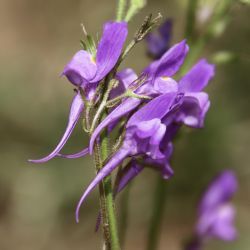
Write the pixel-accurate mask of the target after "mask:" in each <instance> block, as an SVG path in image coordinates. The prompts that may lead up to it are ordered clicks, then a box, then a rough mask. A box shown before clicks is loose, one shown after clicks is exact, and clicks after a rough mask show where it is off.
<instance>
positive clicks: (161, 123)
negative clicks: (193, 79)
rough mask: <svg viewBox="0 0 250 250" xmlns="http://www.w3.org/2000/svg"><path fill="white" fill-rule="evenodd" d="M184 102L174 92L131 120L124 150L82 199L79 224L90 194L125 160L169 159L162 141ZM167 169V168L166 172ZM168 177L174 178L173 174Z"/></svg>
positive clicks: (143, 108) (116, 156) (79, 204)
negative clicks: (135, 158)
mask: <svg viewBox="0 0 250 250" xmlns="http://www.w3.org/2000/svg"><path fill="white" fill-rule="evenodd" d="M181 100H182V95H177V94H176V93H174V92H172V93H167V94H164V95H160V96H159V97H157V98H155V99H153V100H152V101H150V102H149V103H147V104H146V105H145V106H143V107H142V108H141V109H139V110H138V111H137V112H136V113H135V114H134V115H132V116H131V118H130V119H129V120H128V122H127V125H126V135H125V138H124V141H123V144H122V146H121V147H120V149H119V150H118V151H117V152H116V153H115V154H114V155H113V157H112V158H111V159H110V160H109V161H108V162H107V164H106V165H105V166H104V167H103V168H102V169H101V170H100V171H99V172H98V173H97V175H96V176H95V178H94V180H93V181H92V182H91V183H90V185H89V186H88V188H87V189H86V191H85V192H84V194H83V196H82V197H81V199H80V201H79V203H78V206H77V210H76V220H77V221H79V209H80V206H81V204H82V202H83V201H84V200H85V198H86V197H87V196H88V194H89V193H90V192H91V191H92V190H93V189H94V188H95V186H96V185H97V184H98V183H99V182H100V181H101V180H102V179H103V178H105V177H106V176H107V175H109V174H110V173H111V172H112V171H113V170H114V169H115V168H116V167H117V166H118V165H119V164H120V163H121V162H122V161H123V160H124V159H125V158H126V157H128V156H139V155H142V156H146V157H150V158H151V159H153V160H156V161H157V160H159V161H160V160H163V161H164V160H165V159H166V157H167V156H166V154H164V152H162V151H161V143H163V144H165V143H164V141H163V139H164V137H165V136H166V134H167V127H168V125H169V124H170V123H171V120H172V116H173V115H174V113H175V112H176V110H177V109H178V107H179V106H180V104H181ZM168 168H169V166H168V165H167V169H166V171H167V172H168V171H169V169H168ZM168 174H169V175H171V174H172V171H170V172H168Z"/></svg>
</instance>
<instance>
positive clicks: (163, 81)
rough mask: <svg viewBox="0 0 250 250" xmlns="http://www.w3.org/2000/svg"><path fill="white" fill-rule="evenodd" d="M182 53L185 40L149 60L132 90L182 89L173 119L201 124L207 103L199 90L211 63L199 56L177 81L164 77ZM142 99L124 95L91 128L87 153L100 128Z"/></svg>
mask: <svg viewBox="0 0 250 250" xmlns="http://www.w3.org/2000/svg"><path fill="white" fill-rule="evenodd" d="M186 53H187V47H186V44H185V41H183V42H181V43H179V44H177V45H175V46H173V47H172V48H171V49H170V50H169V51H168V52H167V53H166V54H165V55H164V56H163V58H162V59H160V60H158V61H156V62H153V63H152V64H151V65H150V66H149V67H147V68H146V69H145V72H147V73H148V75H149V78H148V80H147V82H146V83H145V84H144V85H142V86H141V87H140V88H139V89H138V90H137V92H136V93H138V94H140V95H151V96H154V97H155V96H157V95H160V94H164V93H170V92H175V93H183V94H184V100H183V105H182V107H181V109H180V110H179V112H178V114H176V117H175V122H176V123H183V124H185V125H187V126H190V127H194V128H200V127H202V126H203V124H204V118H205V114H206V112H207V111H208V109H209V106H210V101H209V97H208V94H207V93H205V92H203V91H202V90H203V89H204V88H205V87H206V86H207V84H208V82H209V81H210V80H211V79H212V77H213V76H214V65H212V64H209V63H208V62H207V61H206V60H205V59H201V60H200V61H199V62H198V63H197V64H195V65H194V66H193V67H192V68H191V70H190V71H189V72H188V73H187V74H186V75H185V76H184V77H183V78H182V79H181V80H180V81H179V83H177V82H176V81H175V80H174V79H172V78H170V77H166V75H173V74H174V73H175V72H176V71H177V70H178V69H179V67H180V66H181V64H182V63H183V60H184V58H185V55H186ZM129 72H130V74H131V75H132V76H133V79H136V75H135V73H133V71H131V70H130V71H129ZM131 78H132V77H131ZM124 80H126V79H124ZM126 85H128V84H126ZM142 102H143V100H142V99H137V98H127V99H126V100H124V101H123V102H122V103H121V104H120V105H119V106H117V107H116V108H115V109H114V110H113V111H112V112H111V113H110V114H109V115H108V116H107V117H106V118H105V119H104V120H103V121H102V122H101V123H100V124H99V126H98V127H97V128H96V129H95V131H94V133H93V135H92V137H91V140H90V153H92V150H93V146H94V141H95V140H96V138H97V137H98V135H99V134H100V132H101V131H102V129H104V128H105V127H106V126H108V125H110V124H111V123H114V122H115V121H117V120H118V119H119V118H120V117H122V116H124V115H126V114H128V113H129V112H132V111H133V110H134V109H135V108H136V107H138V105H139V104H141V103H142Z"/></svg>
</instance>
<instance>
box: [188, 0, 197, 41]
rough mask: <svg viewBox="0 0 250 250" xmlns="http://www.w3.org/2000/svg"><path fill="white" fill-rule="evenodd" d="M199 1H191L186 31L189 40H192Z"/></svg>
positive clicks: (189, 2)
mask: <svg viewBox="0 0 250 250" xmlns="http://www.w3.org/2000/svg"><path fill="white" fill-rule="evenodd" d="M197 4H198V0H189V1H188V8H187V18H186V20H187V21H186V31H185V37H186V38H187V39H188V40H191V39H192V36H193V32H194V28H195V15H196V8H197Z"/></svg>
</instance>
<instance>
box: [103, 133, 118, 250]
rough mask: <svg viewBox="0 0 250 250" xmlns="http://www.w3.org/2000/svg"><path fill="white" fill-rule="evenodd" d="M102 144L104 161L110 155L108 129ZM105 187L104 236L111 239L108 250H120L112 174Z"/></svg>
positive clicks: (106, 179) (107, 245)
mask: <svg viewBox="0 0 250 250" xmlns="http://www.w3.org/2000/svg"><path fill="white" fill-rule="evenodd" d="M100 145H101V160H102V162H104V161H105V160H106V159H107V157H108V155H109V139H108V134H107V131H104V132H103V134H102V136H101V142H100ZM103 188H104V194H103V196H104V199H105V201H104V202H105V208H104V209H103V211H102V214H103V217H104V218H106V220H103V223H104V225H103V226H104V237H105V241H109V242H105V245H106V247H107V250H120V244H119V237H118V230H117V223H116V215H115V207H114V199H113V190H112V178H111V175H109V176H107V177H106V178H104V181H103ZM105 231H106V233H105ZM106 236H107V237H106Z"/></svg>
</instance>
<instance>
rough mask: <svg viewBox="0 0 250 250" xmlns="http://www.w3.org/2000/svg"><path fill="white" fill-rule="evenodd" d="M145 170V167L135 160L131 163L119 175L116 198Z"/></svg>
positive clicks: (115, 191) (115, 192)
mask: <svg viewBox="0 0 250 250" xmlns="http://www.w3.org/2000/svg"><path fill="white" fill-rule="evenodd" d="M143 169H144V167H143V166H141V165H139V164H138V163H137V162H136V160H134V159H133V160H132V161H131V162H129V163H128V164H127V165H126V166H125V167H124V168H123V169H122V170H121V172H119V173H118V175H117V179H116V184H115V189H114V196H116V195H117V194H118V193H120V192H121V191H122V190H123V189H124V188H125V187H126V186H127V185H128V183H129V182H130V181H132V180H133V179H134V178H135V177H136V176H137V175H138V174H139V173H140V172H141V171H142V170H143Z"/></svg>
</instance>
